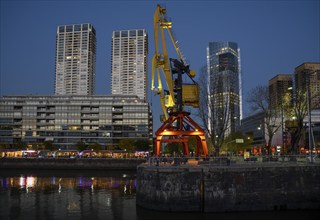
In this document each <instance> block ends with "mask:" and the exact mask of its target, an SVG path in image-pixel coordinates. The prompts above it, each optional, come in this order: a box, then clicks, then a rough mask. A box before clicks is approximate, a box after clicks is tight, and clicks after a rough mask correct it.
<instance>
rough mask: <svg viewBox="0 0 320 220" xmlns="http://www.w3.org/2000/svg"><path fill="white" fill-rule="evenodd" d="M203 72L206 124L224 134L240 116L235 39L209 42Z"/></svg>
mask: <svg viewBox="0 0 320 220" xmlns="http://www.w3.org/2000/svg"><path fill="white" fill-rule="evenodd" d="M207 73H208V85H207V86H208V87H207V89H208V99H209V103H210V104H209V105H210V106H208V112H209V116H210V118H211V120H209V128H210V129H211V130H212V129H214V130H225V132H224V135H225V136H226V135H228V134H230V133H232V132H235V131H237V130H238V129H239V127H240V120H241V118H242V107H241V104H242V103H241V102H242V100H241V99H242V97H241V67H240V49H239V48H238V45H237V43H234V42H228V41H224V42H209V46H208V47H207ZM222 126H223V127H224V129H222ZM215 133H220V132H215Z"/></svg>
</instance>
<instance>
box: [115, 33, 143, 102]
mask: <svg viewBox="0 0 320 220" xmlns="http://www.w3.org/2000/svg"><path fill="white" fill-rule="evenodd" d="M111 53H112V60H111V64H112V65H111V93H112V94H123V95H137V96H138V97H139V98H140V99H142V100H145V101H146V100H148V99H147V98H148V97H147V91H148V90H147V89H148V84H147V83H148V65H147V61H148V59H147V58H148V35H147V33H146V31H145V30H144V29H136V30H123V31H113V33H112V52H111Z"/></svg>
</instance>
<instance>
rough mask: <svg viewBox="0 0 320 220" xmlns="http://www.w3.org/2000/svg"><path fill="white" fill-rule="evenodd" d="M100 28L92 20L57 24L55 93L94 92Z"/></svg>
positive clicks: (75, 93) (89, 93) (76, 93)
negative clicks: (85, 22) (97, 38)
mask: <svg viewBox="0 0 320 220" xmlns="http://www.w3.org/2000/svg"><path fill="white" fill-rule="evenodd" d="M95 72H96V31H95V29H94V27H93V26H92V25H91V24H73V25H61V26H58V28H57V38H56V74H55V91H54V93H55V95H94V93H95Z"/></svg>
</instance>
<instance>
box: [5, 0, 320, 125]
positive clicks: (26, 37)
mask: <svg viewBox="0 0 320 220" xmlns="http://www.w3.org/2000/svg"><path fill="white" fill-rule="evenodd" d="M158 3H160V4H165V6H166V8H167V13H168V16H169V17H171V19H172V22H173V30H174V32H175V36H176V38H177V40H179V42H180V45H181V48H182V51H183V54H184V56H185V57H186V58H187V60H188V61H189V63H190V67H191V68H192V69H195V70H196V71H197V72H200V69H201V67H202V66H204V65H205V64H206V47H207V45H208V42H210V41H233V42H237V43H238V46H239V47H240V49H241V67H242V87H243V97H244V98H243V99H244V100H245V97H246V95H247V93H248V92H249V91H250V89H252V88H253V87H255V86H257V85H267V84H268V80H270V79H271V78H272V77H274V76H275V75H277V74H280V73H292V72H293V71H294V68H295V67H297V66H299V65H300V64H302V63H303V62H320V12H319V11H320V3H319V0H316V1H308V0H303V1H299V0H296V1H290V0H286V1H178V0H176V1H151V0H149V1H121V0H117V1H58V0H56V1H28V0H26V1H15V0H10V1H3V0H1V4H0V6H1V8H0V10H1V11H0V12H1V13H0V14H1V15H0V25H1V27H0V34H1V35H0V49H1V53H0V74H1V75H0V77H1V78H0V79H1V81H0V86H1V87H0V95H1V96H3V95H21V94H39V95H51V94H53V91H54V73H55V40H56V28H57V26H58V25H63V24H76V23H85V22H89V23H91V24H93V26H94V27H95V29H96V32H97V63H96V65H97V66H96V67H97V68H96V69H97V70H96V94H110V70H111V66H110V64H111V57H110V55H111V34H112V31H114V30H126V29H135V28H144V29H146V30H147V32H148V35H149V76H150V77H149V79H150V78H151V57H152V55H153V53H154V41H153V13H154V11H155V9H156V5H157V4H158ZM168 40H169V39H168ZM168 42H169V41H168ZM168 47H171V44H169V43H168ZM169 56H170V57H173V58H176V57H177V55H176V54H175V52H174V51H173V50H172V48H171V49H170V50H169ZM149 87H150V84H149ZM149 91H150V90H149ZM149 97H150V98H151V97H152V102H153V108H154V122H155V124H156V125H155V128H158V127H159V125H160V123H159V122H158V121H159V120H158V119H159V114H160V113H161V112H160V110H159V109H160V104H159V99H158V97H155V96H154V95H153V93H152V92H151V91H150V93H149ZM243 109H244V113H245V114H247V113H249V108H248V106H247V104H246V103H245V102H244V107H243Z"/></svg>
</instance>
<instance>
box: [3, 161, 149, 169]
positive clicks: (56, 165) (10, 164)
mask: <svg viewBox="0 0 320 220" xmlns="http://www.w3.org/2000/svg"><path fill="white" fill-rule="evenodd" d="M144 162H146V159H144V158H123V159H122V158H119V159H118V158H1V159H0V170H1V169H48V170H49V169H58V170H59V169H61V170H136V169H137V166H138V165H140V164H142V163H144Z"/></svg>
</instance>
